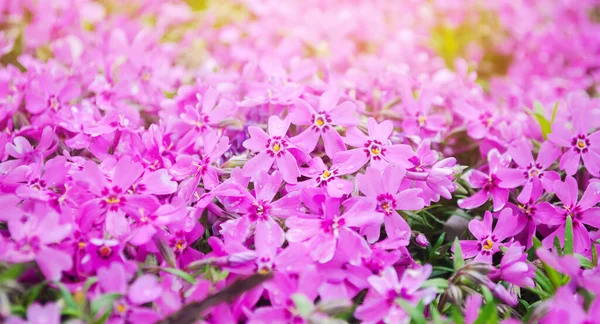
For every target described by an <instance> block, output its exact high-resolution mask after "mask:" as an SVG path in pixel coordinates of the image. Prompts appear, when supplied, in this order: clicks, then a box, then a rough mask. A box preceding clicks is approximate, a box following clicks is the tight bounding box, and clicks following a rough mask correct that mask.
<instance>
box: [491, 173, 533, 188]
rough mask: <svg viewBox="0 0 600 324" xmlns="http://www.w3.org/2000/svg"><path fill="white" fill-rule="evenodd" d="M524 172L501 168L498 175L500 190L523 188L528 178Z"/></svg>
mask: <svg viewBox="0 0 600 324" xmlns="http://www.w3.org/2000/svg"><path fill="white" fill-rule="evenodd" d="M523 172H524V171H523V170H520V169H507V168H500V169H499V170H498V173H497V174H496V175H497V176H498V178H499V179H500V183H499V184H498V186H499V187H500V188H507V189H511V188H516V187H518V186H522V185H523V184H524V183H525V181H527V178H526V177H525V176H524V175H523Z"/></svg>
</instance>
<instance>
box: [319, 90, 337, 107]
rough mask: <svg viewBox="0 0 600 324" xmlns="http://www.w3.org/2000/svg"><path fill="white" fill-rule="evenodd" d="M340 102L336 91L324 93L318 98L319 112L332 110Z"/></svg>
mask: <svg viewBox="0 0 600 324" xmlns="http://www.w3.org/2000/svg"><path fill="white" fill-rule="evenodd" d="M339 100H340V93H339V92H338V91H337V90H328V91H325V92H324V93H323V94H322V95H321V97H320V98H319V111H330V110H332V109H333V108H334V107H335V106H336V104H337V103H338V101H339Z"/></svg>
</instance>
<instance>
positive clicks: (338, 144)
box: [322, 128, 346, 158]
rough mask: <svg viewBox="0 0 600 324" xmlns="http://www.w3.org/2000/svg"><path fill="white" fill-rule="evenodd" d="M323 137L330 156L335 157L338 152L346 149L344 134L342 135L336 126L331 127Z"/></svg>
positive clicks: (326, 151) (326, 152)
mask: <svg viewBox="0 0 600 324" xmlns="http://www.w3.org/2000/svg"><path fill="white" fill-rule="evenodd" d="M322 137H323V145H324V146H325V154H327V156H329V157H330V158H333V157H334V156H335V155H336V153H338V152H342V151H344V150H345V149H346V145H345V144H344V140H343V139H342V136H340V134H339V133H338V132H337V131H336V130H335V129H334V128H329V129H328V130H327V131H325V132H324V133H323V135H322Z"/></svg>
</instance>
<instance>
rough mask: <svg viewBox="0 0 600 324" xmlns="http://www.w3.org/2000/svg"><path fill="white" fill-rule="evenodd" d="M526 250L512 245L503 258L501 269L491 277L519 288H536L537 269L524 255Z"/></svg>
mask: <svg viewBox="0 0 600 324" xmlns="http://www.w3.org/2000/svg"><path fill="white" fill-rule="evenodd" d="M524 249H525V248H524V247H522V246H519V245H511V246H510V247H509V248H508V249H507V250H506V252H504V256H502V260H501V261H500V268H499V269H497V270H495V271H494V273H492V274H491V275H490V276H491V277H497V278H500V279H502V280H504V281H506V282H508V283H511V284H513V285H517V286H519V287H531V288H533V287H535V283H534V282H533V278H534V277H535V268H534V266H533V265H531V264H530V263H529V262H527V254H525V253H523V251H524Z"/></svg>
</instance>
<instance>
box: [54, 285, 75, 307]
mask: <svg viewBox="0 0 600 324" xmlns="http://www.w3.org/2000/svg"><path fill="white" fill-rule="evenodd" d="M54 284H55V285H57V286H58V290H59V291H60V295H61V296H62V298H63V300H64V301H65V305H66V306H67V307H66V308H68V309H72V310H77V311H78V312H79V307H78V305H77V303H76V302H75V299H73V295H71V292H70V291H69V289H67V287H66V286H65V285H63V283H62V282H59V281H55V282H54Z"/></svg>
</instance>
